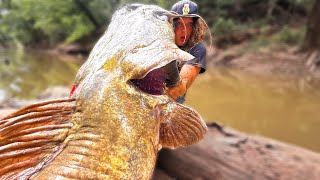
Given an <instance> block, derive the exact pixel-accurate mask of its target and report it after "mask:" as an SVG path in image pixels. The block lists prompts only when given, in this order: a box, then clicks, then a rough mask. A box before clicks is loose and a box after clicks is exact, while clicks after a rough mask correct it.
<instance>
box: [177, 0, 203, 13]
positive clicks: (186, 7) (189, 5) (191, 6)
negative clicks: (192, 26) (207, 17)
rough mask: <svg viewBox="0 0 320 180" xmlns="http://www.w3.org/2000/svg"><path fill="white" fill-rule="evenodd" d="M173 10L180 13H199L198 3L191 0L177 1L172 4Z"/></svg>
mask: <svg viewBox="0 0 320 180" xmlns="http://www.w3.org/2000/svg"><path fill="white" fill-rule="evenodd" d="M171 11H174V12H176V13H178V14H180V15H187V14H197V15H198V14H199V12H198V5H197V4H196V3H194V2H192V1H189V0H181V1H179V2H177V3H176V4H174V5H173V6H172V8H171Z"/></svg>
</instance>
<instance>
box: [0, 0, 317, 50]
mask: <svg viewBox="0 0 320 180" xmlns="http://www.w3.org/2000/svg"><path fill="white" fill-rule="evenodd" d="M134 2H138V3H146V4H156V5H159V6H161V7H163V8H165V9H170V7H171V5H172V4H174V3H175V2H176V1H174V0H170V1H164V0H138V1H133V0H111V1H104V0H92V1H85V0H65V1H50V0H42V1H38V0H1V1H0V8H1V9H0V40H1V44H2V45H5V44H6V45H8V44H12V42H14V43H21V44H23V45H24V46H26V47H42V48H53V47H56V46H57V45H59V44H70V43H79V44H86V45H87V44H92V43H93V42H95V41H96V40H97V39H98V38H99V37H100V35H101V34H102V33H103V32H104V30H105V29H106V27H107V25H108V23H109V22H110V20H111V17H112V14H113V12H114V11H115V10H116V9H118V8H119V7H120V6H122V5H124V4H127V3H134ZM196 2H197V1H196ZM197 3H198V5H199V6H200V7H201V8H200V14H201V15H202V16H203V17H204V19H206V21H207V22H208V25H209V27H210V31H211V33H212V34H213V35H214V45H216V46H217V47H218V48H225V47H227V46H230V45H235V44H239V43H241V42H243V41H246V40H250V39H254V38H256V37H257V36H261V35H271V34H272V36H273V37H272V38H271V40H272V41H275V42H279V41H280V42H281V43H285V44H290V45H300V44H302V43H303V41H304V39H305V34H306V29H307V28H306V23H307V21H308V20H307V19H308V14H310V12H311V10H312V7H313V6H315V5H316V4H315V3H316V1H315V0H268V1H259V0H237V1H235V0H223V1H222V0H201V1H198V2H197ZM310 19H311V18H310ZM256 39H257V44H259V43H261V38H256ZM89 49H90V48H89Z"/></svg>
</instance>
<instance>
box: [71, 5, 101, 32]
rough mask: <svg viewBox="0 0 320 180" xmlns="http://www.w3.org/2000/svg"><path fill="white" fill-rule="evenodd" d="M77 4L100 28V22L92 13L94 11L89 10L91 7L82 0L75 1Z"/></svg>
mask: <svg viewBox="0 0 320 180" xmlns="http://www.w3.org/2000/svg"><path fill="white" fill-rule="evenodd" d="M74 2H75V3H76V5H77V6H78V7H79V9H80V10H82V11H83V12H84V13H85V14H86V16H87V17H88V18H89V20H90V21H91V22H92V24H93V25H94V26H95V27H96V28H99V26H100V24H99V22H98V21H97V20H96V18H95V17H94V15H93V14H92V12H91V11H90V10H89V8H88V7H87V6H86V5H85V4H83V2H81V0H75V1H74Z"/></svg>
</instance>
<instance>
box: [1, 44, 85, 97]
mask: <svg viewBox="0 0 320 180" xmlns="http://www.w3.org/2000/svg"><path fill="white" fill-rule="evenodd" d="M80 65H81V63H74V62H67V61H61V60H59V59H58V58H57V57H54V56H49V55H46V54H41V53H39V52H28V53H27V52H24V51H8V50H6V51H4V50H2V51H0V79H1V80H0V100H1V99H5V98H10V97H17V98H22V99H30V98H35V97H38V95H39V94H40V93H41V92H42V91H43V90H45V89H46V88H48V87H49V86H56V85H67V86H69V85H70V84H71V83H72V82H73V80H74V76H75V74H76V72H77V71H78V69H79V67H80Z"/></svg>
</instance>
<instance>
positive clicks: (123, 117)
mask: <svg viewBox="0 0 320 180" xmlns="http://www.w3.org/2000/svg"><path fill="white" fill-rule="evenodd" d="M173 16H175V15H173V14H170V13H169V12H168V11H166V10H163V9H161V8H159V7H157V6H152V5H140V4H133V5H128V6H125V7H123V8H121V9H119V10H118V11H117V12H116V13H115V14H114V15H113V17H112V21H111V23H110V25H109V27H108V29H107V31H106V32H105V34H104V35H103V36H102V37H101V38H100V40H99V41H98V43H97V44H96V45H95V47H94V49H93V50H92V52H91V54H90V56H89V58H88V60H87V61H86V63H85V64H84V65H83V66H82V67H81V68H80V70H79V72H78V74H77V77H76V80H75V83H76V85H77V88H76V90H75V92H74V94H73V96H72V97H70V98H67V99H61V100H53V101H48V102H43V103H39V104H34V105H31V106H29V107H26V108H23V109H21V110H19V111H17V112H15V113H13V114H11V115H9V116H7V117H5V118H3V119H2V120H0V176H1V179H150V178H151V176H152V172H153V169H154V166H155V162H156V157H157V152H158V150H159V149H161V148H162V147H168V148H175V147H179V146H188V145H191V144H194V143H196V142H198V141H200V140H201V139H202V138H203V135H204V134H205V132H206V130H207V128H206V125H205V123H204V122H203V121H202V119H201V117H200V115H199V114H198V113H196V112H195V111H194V110H192V109H191V108H189V107H186V106H184V105H181V104H178V103H176V102H175V101H173V100H172V99H170V98H169V97H168V96H167V95H166V94H157V95H154V94H152V93H151V94H150V93H148V92H147V91H141V89H139V88H138V87H137V86H136V85H135V84H134V83H132V81H131V80H132V79H142V78H144V77H145V76H146V75H147V74H148V73H152V72H154V71H157V70H159V69H161V68H163V67H164V66H166V65H167V64H169V63H171V62H172V61H184V60H189V59H191V58H192V56H191V55H190V54H188V53H186V52H184V51H182V50H180V49H179V48H178V47H177V46H176V45H175V43H174V38H173V37H174V34H173V30H172V24H171V23H170V22H171V18H172V17H173ZM150 81H151V80H150ZM145 83H146V82H145ZM156 85H157V86H160V85H161V86H163V87H164V85H165V82H163V84H162V83H161V81H159V83H156ZM156 85H154V86H156ZM163 87H161V88H163ZM154 89H159V87H157V88H154Z"/></svg>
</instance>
